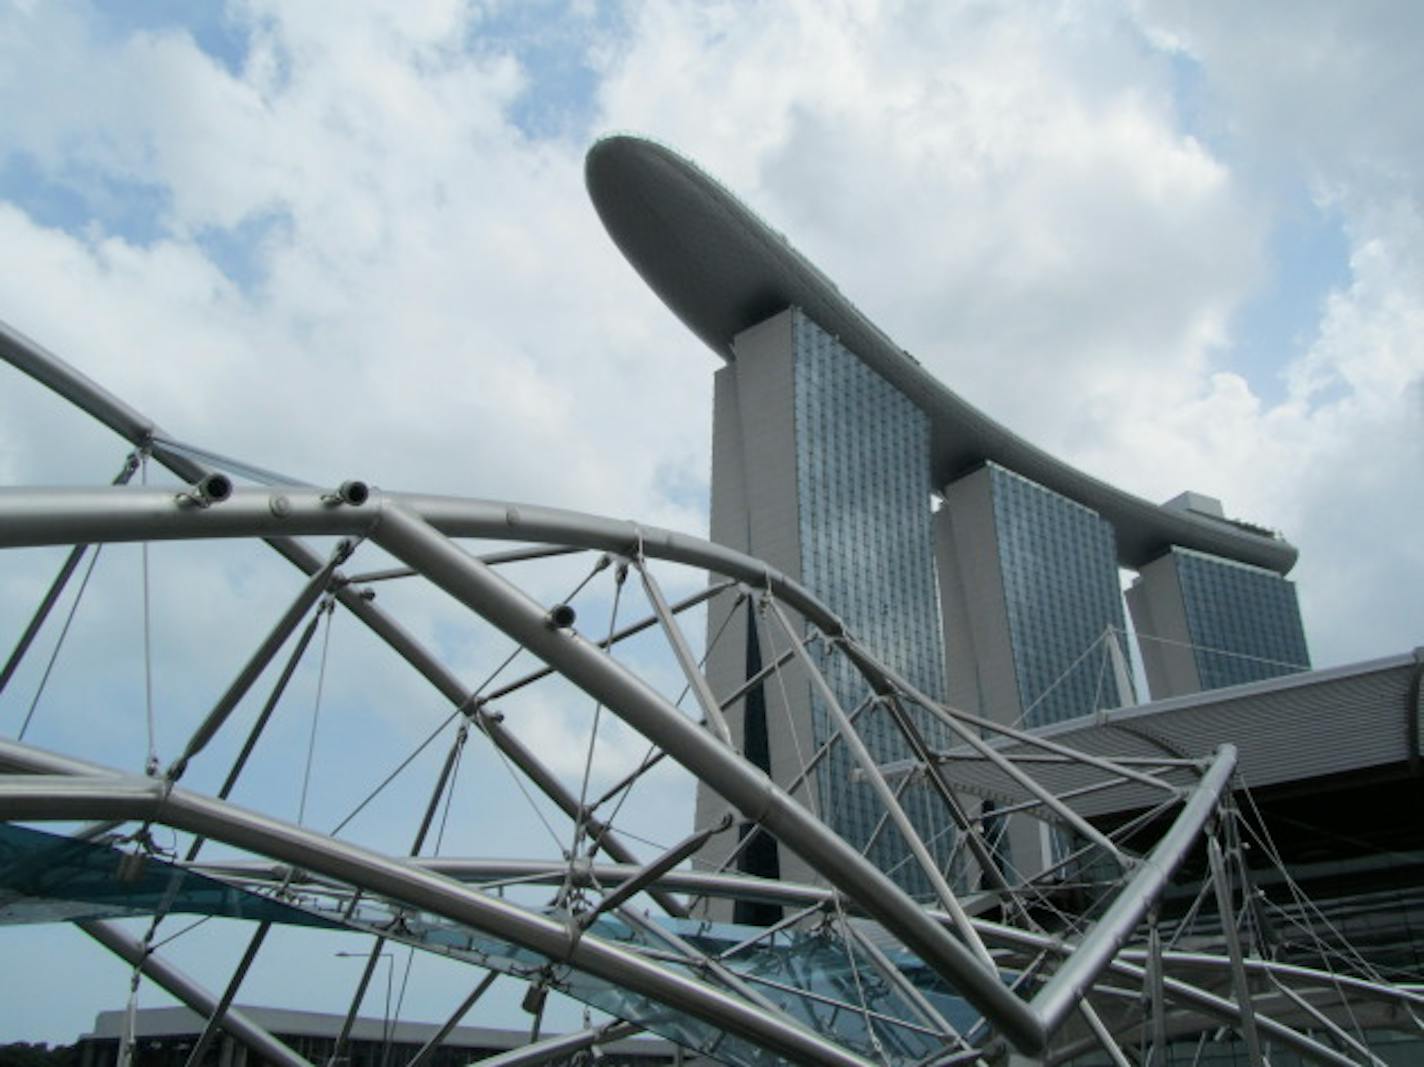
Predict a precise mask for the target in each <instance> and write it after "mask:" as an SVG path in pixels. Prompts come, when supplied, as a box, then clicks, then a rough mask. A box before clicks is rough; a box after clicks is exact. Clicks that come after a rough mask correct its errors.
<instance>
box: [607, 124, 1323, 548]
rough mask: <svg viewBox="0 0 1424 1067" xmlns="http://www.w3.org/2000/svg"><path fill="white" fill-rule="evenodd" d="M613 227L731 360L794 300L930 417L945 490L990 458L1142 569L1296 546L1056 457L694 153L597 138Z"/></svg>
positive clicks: (681, 311)
mask: <svg viewBox="0 0 1424 1067" xmlns="http://www.w3.org/2000/svg"><path fill="white" fill-rule="evenodd" d="M585 175H586V180H587V184H588V190H589V195H590V196H591V198H592V199H593V204H594V207H595V208H596V209H597V211H598V214H599V217H600V218H601V219H602V220H603V224H604V226H605V227H606V228H607V230H608V233H609V235H610V236H611V237H612V238H613V240H614V242H615V243H616V244H617V245H618V247H619V249H620V250H621V251H622V252H623V254H624V255H625V256H626V257H627V258H628V261H629V262H630V263H632V265H633V267H634V269H636V270H637V272H638V273H639V274H640V275H641V276H642V278H643V280H644V281H646V282H647V283H648V285H649V286H650V287H651V288H652V290H653V291H654V292H655V293H657V294H658V296H659V297H661V298H662V300H663V302H664V303H665V304H667V306H668V307H669V308H670V309H671V310H672V311H673V313H674V314H675V315H677V317H678V318H679V319H681V320H682V321H683V323H685V324H686V325H687V327H688V329H690V330H691V331H692V332H693V333H694V334H696V335H697V336H698V337H700V338H701V339H702V340H703V341H704V342H705V343H706V344H707V345H708V347H710V348H711V349H712V350H713V351H714V352H716V353H717V354H718V355H719V356H721V357H722V358H723V359H725V360H728V361H729V362H730V361H731V360H732V359H733V358H734V353H733V349H732V341H733V339H734V338H735V337H736V336H737V335H738V334H739V333H741V332H742V331H743V330H746V329H748V328H750V327H752V326H755V325H756V324H757V323H759V322H762V321H764V320H766V319H767V318H770V317H771V316H772V315H775V314H776V313H777V312H780V311H782V310H784V309H785V308H788V307H799V308H801V309H802V310H803V311H804V312H805V313H806V314H807V315H809V316H810V317H811V318H812V319H813V320H815V321H816V323H817V324H818V325H820V326H821V328H822V329H825V330H827V331H829V332H830V333H832V334H834V335H835V336H837V337H838V338H839V339H840V341H841V343H842V344H844V345H845V346H846V347H847V348H849V349H850V350H851V351H853V352H854V353H855V354H856V355H857V356H859V357H860V359H861V360H863V361H864V362H865V364H866V365H867V366H869V367H870V368H871V369H872V370H874V371H875V372H876V373H878V374H879V375H880V376H881V377H883V378H884V379H886V380H887V381H889V382H890V383H891V384H892V385H894V386H895V387H896V388H897V389H899V390H900V391H901V392H902V393H904V394H905V395H906V396H907V397H909V398H910V399H911V400H912V401H913V402H914V403H915V404H916V405H918V406H919V407H920V408H921V409H922V410H923V411H925V412H926V414H927V415H928V416H929V418H930V425H931V442H932V443H931V447H932V449H933V457H932V463H931V468H932V473H933V478H934V484H933V485H932V486H928V487H927V488H932V489H940V488H943V487H944V486H945V485H947V484H949V483H950V482H952V481H954V480H956V479H957V478H959V477H961V476H962V475H964V474H967V473H969V472H970V471H972V470H974V469H975V468H976V467H978V466H980V465H981V464H983V463H985V462H993V463H997V464H999V465H1000V466H1003V467H1007V468H1008V469H1010V470H1012V471H1015V472H1017V473H1018V474H1021V475H1023V476H1024V477H1026V478H1029V479H1031V480H1032V481H1035V482H1037V483H1038V484H1040V485H1043V486H1045V487H1047V488H1049V489H1051V490H1053V491H1054V492H1057V493H1060V494H1062V495H1063V496H1066V497H1068V498H1070V499H1072V500H1076V501H1078V502H1079V503H1080V504H1083V505H1084V506H1086V507H1089V508H1092V509H1093V510H1094V511H1096V512H1097V513H1098V514H1100V515H1101V516H1102V517H1103V518H1104V519H1106V520H1107V521H1108V522H1109V523H1111V524H1112V526H1113V528H1114V530H1115V531H1116V534H1117V550H1118V559H1119V562H1121V563H1122V564H1123V565H1124V566H1126V567H1131V568H1133V569H1140V568H1141V567H1142V566H1144V565H1145V564H1147V563H1149V562H1151V561H1152V560H1153V559H1155V558H1157V557H1158V556H1160V555H1162V554H1163V553H1164V552H1166V551H1167V550H1168V549H1169V548H1170V547H1171V546H1173V545H1176V546H1180V547H1183V548H1191V549H1196V550H1197V551H1201V552H1207V553H1210V554H1212V555H1215V556H1221V557H1225V558H1227V559H1232V560H1236V561H1238V562H1241V563H1248V564H1252V565H1255V566H1258V567H1264V568H1266V569H1268V570H1272V571H1275V572H1277V573H1279V574H1285V573H1287V572H1288V571H1289V570H1290V569H1291V567H1292V566H1294V564H1295V560H1296V555H1297V552H1296V549H1295V547H1294V546H1293V545H1291V544H1290V543H1289V542H1287V541H1286V540H1285V539H1284V538H1282V537H1281V536H1280V535H1278V534H1276V533H1274V532H1273V531H1270V530H1267V529H1264V528H1262V527H1258V526H1254V525H1251V524H1248V523H1241V522H1238V521H1234V520H1231V519H1226V518H1219V517H1216V516H1211V515H1207V514H1203V513H1201V512H1195V511H1187V510H1184V509H1182V508H1178V507H1171V506H1164V505H1159V504H1153V503H1151V502H1149V501H1146V500H1143V499H1142V498H1140V497H1137V496H1134V495H1133V494H1131V493H1127V492H1124V491H1123V490H1121V489H1118V488H1116V487H1115V486H1112V485H1109V484H1108V483H1107V482H1104V481H1102V480H1101V479H1099V478H1095V477H1093V476H1092V475H1090V474H1086V473H1084V472H1083V471H1080V470H1078V469H1077V468H1075V467H1073V466H1071V465H1069V464H1067V463H1064V462H1063V461H1062V460H1060V459H1058V458H1056V457H1055V456H1053V455H1050V454H1049V453H1048V452H1046V451H1044V450H1043V449H1041V448H1039V447H1037V446H1036V445H1033V444H1031V443H1030V442H1028V441H1026V440H1024V439H1023V438H1022V437H1020V436H1018V435H1017V434H1015V433H1013V432H1012V431H1011V430H1009V429H1007V428H1006V427H1004V426H1002V425H1000V424H999V423H998V422H996V421H994V420H993V419H992V418H990V417H989V416H988V415H986V414H984V413H983V412H982V411H979V410H978V409H977V408H975V407H974V406H973V405H972V404H970V403H968V402H967V401H966V400H964V399H963V398H962V397H960V396H958V395H957V394H956V393H954V392H953V391H952V390H951V389H949V388H947V387H946V386H945V385H944V384H943V383H941V382H939V381H937V380H936V379H935V378H934V377H933V376H932V375H931V374H930V373H929V372H928V371H926V370H925V368H924V367H923V366H921V365H920V364H919V362H917V361H916V360H915V359H914V358H913V357H912V356H911V355H910V354H909V353H908V352H906V351H905V350H904V349H903V348H900V347H899V346H898V345H896V344H895V343H894V342H893V341H892V340H891V339H890V338H889V337H888V336H887V335H886V334H885V333H884V331H882V330H881V329H880V328H879V327H878V326H876V325H875V324H874V323H872V322H871V321H870V320H869V319H868V318H866V317H865V315H863V314H862V313H861V312H860V311H859V309H857V308H856V307H855V305H854V304H852V303H851V302H850V301H849V300H848V299H846V297H845V296H844V295H843V294H842V293H841V291H840V289H838V288H837V287H836V285H835V283H834V282H832V281H831V280H830V278H828V277H826V275H825V274H824V273H822V272H821V271H820V270H819V269H818V268H817V267H816V266H815V265H814V264H813V263H811V261H810V260H808V259H807V258H806V257H805V256H803V255H801V253H799V252H798V251H796V249H795V248H793V247H792V246H791V243H790V242H789V241H787V239H786V238H785V237H784V236H783V235H782V234H780V233H778V232H777V231H776V230H774V229H773V228H772V227H770V226H769V225H767V224H766V223H765V222H763V221H762V220H761V219H760V218H759V217H758V216H757V215H756V214H755V212H753V211H752V210H751V209H750V208H748V207H747V206H746V205H745V204H743V203H742V202H741V201H740V200H738V199H737V198H736V197H735V196H733V195H732V194H731V193H730V192H729V191H728V190H727V189H725V188H724V187H723V186H722V185H721V184H720V183H719V182H717V181H716V180H715V179H714V178H712V177H711V176H710V175H708V174H706V173H705V172H704V171H702V170H701V169H700V168H699V167H697V166H696V165H695V164H694V163H692V162H691V161H690V160H688V159H685V158H683V157H682V156H680V155H678V154H677V153H676V152H674V151H672V150H671V149H669V148H667V147H666V146H664V145H661V144H658V143H656V142H654V141H650V140H647V139H644V138H641V137H634V136H629V135H624V134H620V135H616V136H612V137H606V138H604V139H602V140H600V141H599V142H597V143H596V144H595V145H594V146H593V148H592V149H590V151H589V153H588V159H587V163H586V167H585Z"/></svg>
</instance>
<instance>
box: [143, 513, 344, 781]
mask: <svg viewBox="0 0 1424 1067" xmlns="http://www.w3.org/2000/svg"><path fill="white" fill-rule="evenodd" d="M350 555H351V542H350V541H345V540H343V541H341V542H339V543H338V544H337V546H336V548H335V549H333V550H332V553H331V556H330V558H328V559H327V561H326V563H325V564H324V565H323V566H322V568H321V569H320V570H319V571H317V572H316V573H315V574H313V575H312V576H311V577H309V578H308V579H307V581H306V583H305V584H304V585H303V586H302V588H301V590H300V591H299V592H298V593H297V595H296V598H295V599H294V600H293V601H292V603H291V604H289V605H288V606H287V610H286V611H284V612H282V614H281V616H280V617H279V618H278V619H277V622H276V623H275V624H274V625H273V627H272V629H271V630H270V631H269V632H268V634H267V636H266V637H265V638H263V639H262V643H261V644H260V645H258V646H257V648H256V650H255V651H254V652H253V653H252V655H251V656H250V657H248V660H247V662H246V663H244V664H243V665H242V669H241V670H239V671H238V672H237V677H236V678H234V679H233V680H232V683H231V684H230V685H229V686H228V687H227V689H225V690H224V691H223V694H222V696H220V697H219V698H218V701H217V703H216V704H214V705H213V707H212V710H210V711H209V712H208V714H207V716H206V717H205V718H204V719H203V721H202V722H201V723H200V724H199V725H198V728H197V729H196V730H194V731H193V736H192V738H191V739H190V740H189V741H188V744H187V746H186V747H185V748H184V749H183V753H182V755H180V756H179V757H178V758H177V759H176V760H174V761H173V765H172V766H171V767H169V768H168V778H169V780H170V781H174V782H176V781H177V780H178V779H179V778H181V777H182V776H183V772H184V771H185V770H187V768H188V761H189V760H191V759H192V758H193V757H194V756H196V755H197V754H198V753H199V752H201V751H202V750H203V748H204V747H205V746H206V745H207V743H208V742H209V741H211V740H212V739H213V735H214V734H216V733H217V732H218V730H220V729H222V725H223V723H225V722H226V721H227V717H228V716H229V715H231V714H232V711H233V709H234V708H236V707H237V705H238V704H239V703H240V702H241V701H242V698H243V697H245V696H246V695H247V691H248V690H249V689H251V688H252V683H254V682H255V681H257V679H258V676H260V675H261V674H262V672H263V671H264V670H266V669H267V665H268V664H269V663H271V662H272V657H273V656H275V655H276V654H277V652H278V651H279V650H280V649H281V647H282V645H284V644H285V643H286V641H287V638H288V637H290V636H291V635H292V631H293V630H295V629H296V628H297V625H298V624H299V623H300V622H301V621H302V618H303V617H304V616H305V615H306V613H307V612H308V611H310V610H311V607H312V605H313V604H315V603H316V602H317V601H318V600H319V599H320V598H321V595H322V594H323V593H324V592H326V589H327V586H328V585H329V584H330V583H331V576H332V575H333V574H335V573H336V568H337V567H339V566H341V564H342V562H343V561H345V560H346V559H347V557H349V556H350Z"/></svg>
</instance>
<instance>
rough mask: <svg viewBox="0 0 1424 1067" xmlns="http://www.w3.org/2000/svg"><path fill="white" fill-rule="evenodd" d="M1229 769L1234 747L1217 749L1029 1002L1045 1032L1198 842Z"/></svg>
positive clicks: (1108, 958)
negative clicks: (1167, 824) (1163, 828)
mask: <svg viewBox="0 0 1424 1067" xmlns="http://www.w3.org/2000/svg"><path fill="white" fill-rule="evenodd" d="M1235 770H1236V746H1235V745H1231V744H1225V745H1222V746H1221V747H1220V748H1218V749H1217V754H1216V758H1215V759H1214V760H1212V764H1211V766H1210V767H1209V768H1208V769H1207V772H1206V773H1205V774H1204V775H1202V779H1201V781H1200V782H1199V783H1198V784H1197V788H1196V790H1195V791H1194V792H1193V793H1192V794H1191V796H1190V797H1189V798H1188V800H1187V802H1186V804H1185V806H1184V807H1183V808H1182V811H1181V812H1180V813H1179V814H1178V815H1177V818H1176V821H1175V822H1173V824H1172V826H1171V828H1170V829H1168V831H1167V833H1166V834H1164V835H1163V837H1162V840H1161V841H1159V842H1158V843H1157V846H1156V847H1155V848H1154V849H1153V850H1152V852H1151V854H1150V855H1148V856H1146V857H1145V858H1143V860H1142V861H1141V863H1140V865H1139V867H1138V869H1137V870H1136V871H1135V872H1134V874H1133V876H1132V879H1131V880H1130V881H1129V882H1128V883H1127V885H1126V886H1124V887H1123V888H1122V890H1121V892H1119V893H1118V895H1117V897H1116V899H1115V900H1114V901H1113V903H1112V905H1111V906H1110V907H1109V908H1108V910H1107V912H1106V913H1105V914H1104V915H1103V917H1102V918H1101V919H1099V920H1098V922H1097V924H1096V925H1095V926H1094V927H1093V929H1092V930H1091V931H1090V932H1089V933H1088V936H1087V937H1085V938H1083V940H1082V941H1080V942H1079V943H1078V944H1077V946H1075V948H1074V950H1073V954H1072V955H1071V956H1069V957H1068V958H1067V959H1066V960H1065V961H1064V962H1063V964H1062V966H1060V967H1059V968H1058V970H1057V971H1055V972H1054V974H1053V977H1052V978H1050V979H1049V980H1048V982H1047V983H1045V985H1044V986H1043V988H1042V989H1040V990H1039V991H1038V994H1037V995H1036V996H1035V997H1034V998H1033V1007H1034V1010H1035V1011H1036V1012H1038V1013H1039V1015H1040V1017H1041V1018H1042V1019H1043V1020H1044V1022H1045V1024H1046V1025H1047V1026H1048V1028H1049V1030H1050V1031H1052V1030H1055V1029H1057V1027H1058V1024H1059V1023H1061V1022H1062V1021H1063V1020H1064V1019H1065V1018H1067V1017H1068V1014H1069V1013H1070V1012H1071V1011H1072V1010H1073V1006H1074V1005H1075V1004H1076V1003H1077V1002H1078V1001H1079V1000H1080V999H1082V997H1083V996H1084V995H1086V993H1087V991H1088V989H1089V987H1090V986H1091V985H1092V984H1093V982H1094V980H1096V978H1097V976H1098V975H1099V974H1101V973H1102V971H1103V969H1104V968H1105V967H1106V966H1107V965H1108V964H1109V963H1110V962H1112V959H1113V957H1114V956H1116V955H1117V953H1118V950H1119V949H1120V948H1122V946H1123V943H1124V942H1125V941H1126V940H1127V939H1128V937H1129V936H1131V934H1132V931H1133V930H1134V929H1135V928H1136V926H1137V924H1138V923H1139V922H1141V921H1142V917H1143V916H1144V915H1145V914H1147V910H1148V908H1150V907H1151V906H1152V904H1153V903H1154V902H1155V901H1156V900H1157V898H1158V897H1160V896H1161V894H1162V890H1164V889H1165V888H1166V887H1167V882H1168V881H1169V880H1170V879H1171V877H1172V874H1173V872H1174V871H1176V869H1177V867H1178V866H1180V865H1181V862H1182V860H1183V859H1184V858H1185V857H1186V854H1187V852H1188V851H1190V849H1191V848H1192V846H1193V845H1194V844H1196V842H1197V841H1198V840H1199V839H1200V836H1201V832H1202V827H1204V826H1205V825H1206V821H1207V819H1209V818H1210V817H1211V814H1212V812H1213V811H1214V810H1215V809H1216V806H1217V805H1218V804H1219V803H1220V801H1221V796H1222V793H1223V792H1224V791H1225V789H1226V786H1227V783H1228V782H1229V781H1230V780H1231V775H1232V774H1233V773H1234V772H1235Z"/></svg>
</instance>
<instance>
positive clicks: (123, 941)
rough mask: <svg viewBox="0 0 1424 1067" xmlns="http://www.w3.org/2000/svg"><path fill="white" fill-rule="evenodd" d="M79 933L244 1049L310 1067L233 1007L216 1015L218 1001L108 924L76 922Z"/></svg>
mask: <svg viewBox="0 0 1424 1067" xmlns="http://www.w3.org/2000/svg"><path fill="white" fill-rule="evenodd" d="M75 925H76V926H78V927H79V929H81V930H83V931H84V932H85V933H86V934H88V935H89V936H90V937H92V938H93V939H94V940H95V941H97V942H99V944H101V945H103V946H104V947H105V948H107V949H108V950H109V951H110V952H112V953H113V954H114V955H116V956H118V957H119V958H120V959H124V960H127V961H128V962H129V963H131V964H133V965H134V966H135V967H137V968H138V969H139V970H140V971H142V972H143V973H144V975H145V976H147V977H148V978H151V979H153V981H155V982H157V983H158V984H159V985H160V986H162V987H163V988H164V989H166V990H167V991H168V992H169V993H172V994H173V996H175V997H176V998H178V1000H179V1001H181V1002H182V1003H183V1004H185V1005H187V1006H188V1007H190V1008H192V1009H193V1010H194V1011H195V1012H197V1013H198V1014H199V1015H202V1016H205V1017H207V1016H212V1015H214V1014H215V1013H216V1014H217V1016H218V1019H219V1021H220V1022H221V1023H222V1027H223V1029H224V1030H226V1031H227V1032H228V1033H230V1034H231V1035H232V1036H233V1037H235V1038H236V1039H237V1040H238V1041H240V1042H242V1044H244V1045H246V1046H247V1048H248V1049H249V1050H250V1051H252V1052H254V1053H256V1054H257V1055H259V1056H261V1057H262V1058H263V1059H265V1060H268V1061H270V1062H272V1063H275V1064H277V1065H278V1067H312V1065H311V1064H310V1063H309V1062H308V1061H307V1060H305V1059H303V1058H302V1057H301V1056H299V1055H297V1053H296V1052H295V1051H293V1050H292V1049H291V1048H290V1047H289V1046H287V1045H285V1044H283V1043H282V1042H281V1041H278V1040H277V1039H276V1038H275V1037H273V1036H272V1035H271V1034H269V1033H268V1032H267V1031H266V1030H264V1029H263V1028H262V1027H260V1026H258V1025H257V1024H256V1023H255V1022H253V1021H252V1020H251V1019H250V1018H248V1017H247V1016H246V1015H244V1014H243V1013H242V1012H241V1011H239V1010H238V1009H237V1008H234V1007H231V1006H229V1007H227V1008H226V1009H225V1010H223V1011H221V1012H219V1011H218V1008H219V1006H220V1005H219V1002H218V1000H219V998H218V997H216V996H214V995H213V994H212V993H211V992H209V991H208V990H207V989H204V988H203V987H202V986H201V985H200V984H199V983H197V982H195V981H194V980H193V979H192V978H190V977H188V975H186V974H184V973H183V972H182V971H180V970H179V969H178V968H177V967H175V966H173V964H171V963H169V962H168V961H167V960H165V959H164V958H163V957H162V956H157V955H154V954H153V953H151V952H149V951H148V948H147V947H146V946H145V945H144V943H143V942H142V941H140V940H139V939H138V938H136V937H134V936H132V935H131V934H129V933H128V932H127V931H125V930H124V929H123V928H122V927H119V926H116V925H115V924H113V923H109V922H78V923H75Z"/></svg>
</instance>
